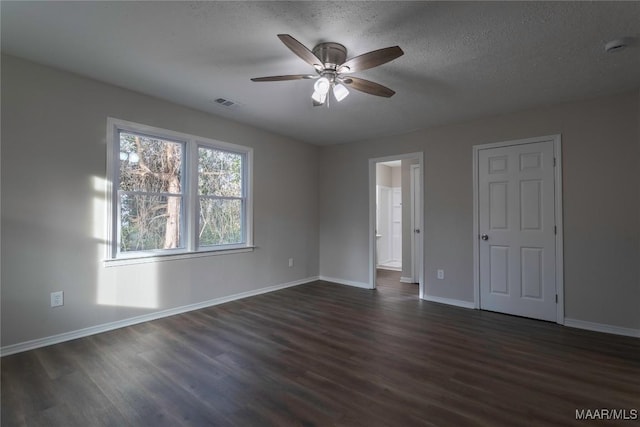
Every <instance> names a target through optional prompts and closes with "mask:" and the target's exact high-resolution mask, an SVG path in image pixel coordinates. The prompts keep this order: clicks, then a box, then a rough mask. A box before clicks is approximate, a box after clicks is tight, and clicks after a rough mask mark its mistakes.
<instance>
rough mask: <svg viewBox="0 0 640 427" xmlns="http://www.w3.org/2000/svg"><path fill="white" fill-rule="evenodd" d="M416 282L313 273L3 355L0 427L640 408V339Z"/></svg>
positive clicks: (565, 414) (371, 420)
mask: <svg viewBox="0 0 640 427" xmlns="http://www.w3.org/2000/svg"><path fill="white" fill-rule="evenodd" d="M417 288H418V287H417V285H406V284H400V283H399V282H398V281H397V280H394V279H393V275H389V274H387V273H383V274H381V276H380V280H379V286H378V289H377V290H375V291H371V290H364V289H358V288H352V287H347V286H340V285H335V284H331V283H327V282H316V283H312V284H308V285H302V286H297V287H294V288H289V289H285V290H282V291H278V292H273V293H269V294H264V295H260V296H256V297H252V298H248V299H244V300H240V301H235V302H231V303H227V304H224V305H219V306H216V307H211V308H208V309H203V310H198V311H194V312H190V313H186V314H183V315H178V316H173V317H169V318H165V319H161V320H156V321H153V322H148V323H144V324H140V325H136V326H131V327H127V328H123V329H119V330H116V331H112V332H107V333H103V334H99V335H94V336H91V337H87V338H83V339H78V340H75V341H70V342H67V343H62V344H58V345H55V346H50V347H46V348H41V349H37V350H33V351H29V352H25V353H21V354H16V355H13V356H7V357H4V358H3V359H2V426H3V427H8V426H22V425H29V426H65V427H66V426H83V427H85V426H183V425H192V426H269V425H273V426H290V425H291V426H295V425H299V426H313V425H317V426H334V425H335V426H414V425H415V426H420V425H426V426H473V425H479V426H521V425H531V426H544V425H550V426H551V425H553V426H555V425H560V426H561V425H579V426H584V425H594V422H593V421H591V422H587V421H576V420H575V417H576V409H599V408H609V409H626V410H630V409H640V340H639V339H636V338H626V337H620V336H613V335H605V334H600V333H593V332H587V331H580V330H576V329H570V328H565V327H561V326H557V325H554V324H550V323H545V322H539V321H534V320H529V319H523V318H518V317H512V316H506V315H500V314H496V313H490V312H481V311H476V310H467V309H462V308H456V307H449V306H445V305H440V304H436V303H430V302H426V301H421V300H419V299H418V289H417ZM636 422H637V421H636ZM636 422H634V421H624V422H619V424H621V425H629V426H630V425H636V424H635V423H636ZM595 424H596V425H598V422H597V421H596V422H595ZM614 424H615V423H614V422H607V423H604V425H614Z"/></svg>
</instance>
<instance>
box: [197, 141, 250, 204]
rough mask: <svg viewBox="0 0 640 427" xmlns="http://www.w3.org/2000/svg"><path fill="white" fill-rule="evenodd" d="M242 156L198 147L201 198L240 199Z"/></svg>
mask: <svg viewBox="0 0 640 427" xmlns="http://www.w3.org/2000/svg"><path fill="white" fill-rule="evenodd" d="M242 157H243V156H242V154H237V153H230V152H227V151H220V150H214V149H212V148H204V147H200V148H199V149H198V191H199V194H200V195H203V196H222V197H242Z"/></svg>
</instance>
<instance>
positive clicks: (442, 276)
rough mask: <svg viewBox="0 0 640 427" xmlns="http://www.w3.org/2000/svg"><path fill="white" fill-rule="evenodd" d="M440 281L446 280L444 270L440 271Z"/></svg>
mask: <svg viewBox="0 0 640 427" xmlns="http://www.w3.org/2000/svg"><path fill="white" fill-rule="evenodd" d="M438 279H439V280H444V270H438Z"/></svg>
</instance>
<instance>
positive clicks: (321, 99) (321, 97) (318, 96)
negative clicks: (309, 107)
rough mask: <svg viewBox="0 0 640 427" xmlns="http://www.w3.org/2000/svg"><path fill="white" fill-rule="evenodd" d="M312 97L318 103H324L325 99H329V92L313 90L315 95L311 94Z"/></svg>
mask: <svg viewBox="0 0 640 427" xmlns="http://www.w3.org/2000/svg"><path fill="white" fill-rule="evenodd" d="M311 99H313V100H314V101H316V102H317V103H318V104H324V101H326V100H327V94H326V93H320V92H318V91H317V90H316V91H314V92H313V95H311Z"/></svg>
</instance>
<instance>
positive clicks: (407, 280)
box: [400, 277, 418, 283]
mask: <svg viewBox="0 0 640 427" xmlns="http://www.w3.org/2000/svg"><path fill="white" fill-rule="evenodd" d="M400 283H418V282H416V281H415V280H413V277H400Z"/></svg>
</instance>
